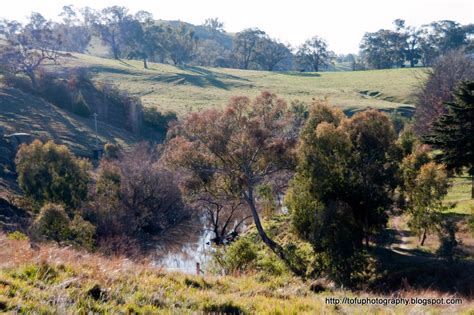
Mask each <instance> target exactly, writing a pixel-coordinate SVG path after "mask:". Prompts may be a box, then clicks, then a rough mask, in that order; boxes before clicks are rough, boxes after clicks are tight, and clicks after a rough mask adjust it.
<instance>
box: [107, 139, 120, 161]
mask: <svg viewBox="0 0 474 315" xmlns="http://www.w3.org/2000/svg"><path fill="white" fill-rule="evenodd" d="M119 154H120V147H119V146H118V145H116V144H113V143H108V142H107V143H106V144H104V158H105V159H107V160H113V159H117V158H118V157H119Z"/></svg>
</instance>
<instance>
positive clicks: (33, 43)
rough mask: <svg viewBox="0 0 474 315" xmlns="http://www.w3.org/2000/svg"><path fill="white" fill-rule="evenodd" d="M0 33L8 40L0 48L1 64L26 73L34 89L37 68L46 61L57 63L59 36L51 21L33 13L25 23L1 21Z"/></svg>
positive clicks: (15, 71)
mask: <svg viewBox="0 0 474 315" xmlns="http://www.w3.org/2000/svg"><path fill="white" fill-rule="evenodd" d="M0 34H2V35H4V36H5V38H6V40H7V45H6V46H3V47H2V48H1V49H0V58H1V67H2V68H3V70H4V71H7V72H9V73H12V74H18V73H22V74H25V75H26V76H28V78H29V79H30V80H31V85H32V87H33V89H34V90H36V88H37V80H36V75H37V71H38V70H39V69H40V68H41V67H42V66H43V65H44V64H45V62H47V61H49V62H51V63H58V62H59V57H60V54H59V50H58V48H59V47H60V45H61V39H60V38H59V37H57V36H55V35H54V33H53V29H52V22H50V21H47V20H46V19H45V18H44V17H43V16H42V15H41V14H39V13H33V14H32V15H31V16H30V18H29V22H28V23H27V24H26V25H22V24H20V23H18V22H16V21H7V20H3V21H0Z"/></svg>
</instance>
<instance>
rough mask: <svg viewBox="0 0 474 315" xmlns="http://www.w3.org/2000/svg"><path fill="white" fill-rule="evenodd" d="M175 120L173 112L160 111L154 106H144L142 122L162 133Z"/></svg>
mask: <svg viewBox="0 0 474 315" xmlns="http://www.w3.org/2000/svg"><path fill="white" fill-rule="evenodd" d="M176 120H177V116H176V113H175V112H167V113H161V112H160V111H158V109H156V107H151V108H145V110H144V112H143V122H144V123H145V125H147V126H148V127H150V128H152V129H154V130H156V131H158V132H162V133H166V132H167V131H168V128H169V125H170V123H171V122H174V121H176Z"/></svg>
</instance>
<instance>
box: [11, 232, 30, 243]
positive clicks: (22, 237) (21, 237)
mask: <svg viewBox="0 0 474 315" xmlns="http://www.w3.org/2000/svg"><path fill="white" fill-rule="evenodd" d="M7 239H9V240H15V241H26V240H28V236H27V235H26V234H24V233H22V232H20V231H15V232H11V233H8V234H7Z"/></svg>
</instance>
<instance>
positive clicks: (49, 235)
mask: <svg viewBox="0 0 474 315" xmlns="http://www.w3.org/2000/svg"><path fill="white" fill-rule="evenodd" d="M32 230H33V233H34V234H35V236H37V237H38V238H40V239H47V240H53V241H56V242H60V241H65V240H67V239H68V237H69V235H70V231H69V217H68V216H67V213H66V211H64V208H63V207H62V206H60V205H56V204H52V203H48V204H46V205H44V206H43V207H42V208H41V210H40V213H39V215H38V216H37V217H36V220H35V221H34V223H33V225H32Z"/></svg>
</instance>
